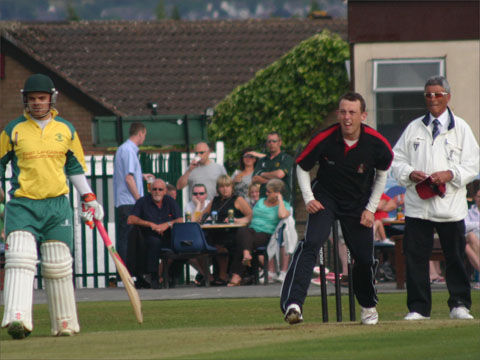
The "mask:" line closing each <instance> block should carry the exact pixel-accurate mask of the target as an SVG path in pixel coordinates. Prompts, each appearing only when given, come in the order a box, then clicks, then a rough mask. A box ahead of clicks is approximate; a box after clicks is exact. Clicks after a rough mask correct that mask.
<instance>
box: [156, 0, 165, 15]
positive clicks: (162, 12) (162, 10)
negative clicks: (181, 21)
mask: <svg viewBox="0 0 480 360" xmlns="http://www.w3.org/2000/svg"><path fill="white" fill-rule="evenodd" d="M155 18H156V19H157V20H163V19H166V18H167V12H166V11H165V2H164V0H159V1H158V4H157V7H156V8H155Z"/></svg>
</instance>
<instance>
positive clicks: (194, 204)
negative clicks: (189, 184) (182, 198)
mask: <svg viewBox="0 0 480 360" xmlns="http://www.w3.org/2000/svg"><path fill="white" fill-rule="evenodd" d="M207 197H208V193H207V188H206V187H205V185H203V184H195V185H193V190H192V200H191V201H189V202H188V203H187V205H185V213H190V214H191V216H192V220H193V221H196V220H197V218H198V217H200V216H202V211H203V210H204V209H205V208H206V207H207V205H208V204H210V200H208V198H207Z"/></svg>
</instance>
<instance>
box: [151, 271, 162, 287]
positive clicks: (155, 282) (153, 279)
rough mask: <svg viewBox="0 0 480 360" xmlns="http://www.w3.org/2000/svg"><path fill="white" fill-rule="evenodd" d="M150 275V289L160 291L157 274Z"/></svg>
mask: <svg viewBox="0 0 480 360" xmlns="http://www.w3.org/2000/svg"><path fill="white" fill-rule="evenodd" d="M150 275H151V276H150V279H151V280H150V285H151V286H152V289H160V283H159V282H158V274H157V273H152V274H150Z"/></svg>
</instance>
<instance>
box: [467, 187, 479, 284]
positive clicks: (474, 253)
mask: <svg viewBox="0 0 480 360" xmlns="http://www.w3.org/2000/svg"><path fill="white" fill-rule="evenodd" d="M474 183H475V184H474V185H475V189H474V195H473V200H474V201H475V204H474V205H472V207H471V208H470V209H469V210H468V215H467V218H466V219H465V231H466V233H467V234H466V240H467V244H466V247H465V253H466V254H467V258H468V260H469V261H470V263H471V264H472V266H473V268H474V269H475V270H477V271H479V272H480V240H479V239H480V211H479V208H480V187H479V185H480V184H479V183H480V182H479V181H478V180H476V181H475V182H474ZM474 288H475V289H480V282H479V283H477V284H475V285H474Z"/></svg>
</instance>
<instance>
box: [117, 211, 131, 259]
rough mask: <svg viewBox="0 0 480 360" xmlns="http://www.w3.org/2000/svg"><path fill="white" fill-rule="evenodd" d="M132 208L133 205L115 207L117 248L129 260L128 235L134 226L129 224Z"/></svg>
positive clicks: (121, 255) (122, 256)
mask: <svg viewBox="0 0 480 360" xmlns="http://www.w3.org/2000/svg"><path fill="white" fill-rule="evenodd" d="M132 209H133V205H121V206H119V207H117V208H115V235H116V236H115V237H116V244H115V248H116V249H117V252H118V255H120V257H121V258H122V260H123V261H126V260H127V247H128V235H129V233H130V231H131V229H132V226H131V225H128V224H127V219H128V217H129V216H130V213H131V211H132Z"/></svg>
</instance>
